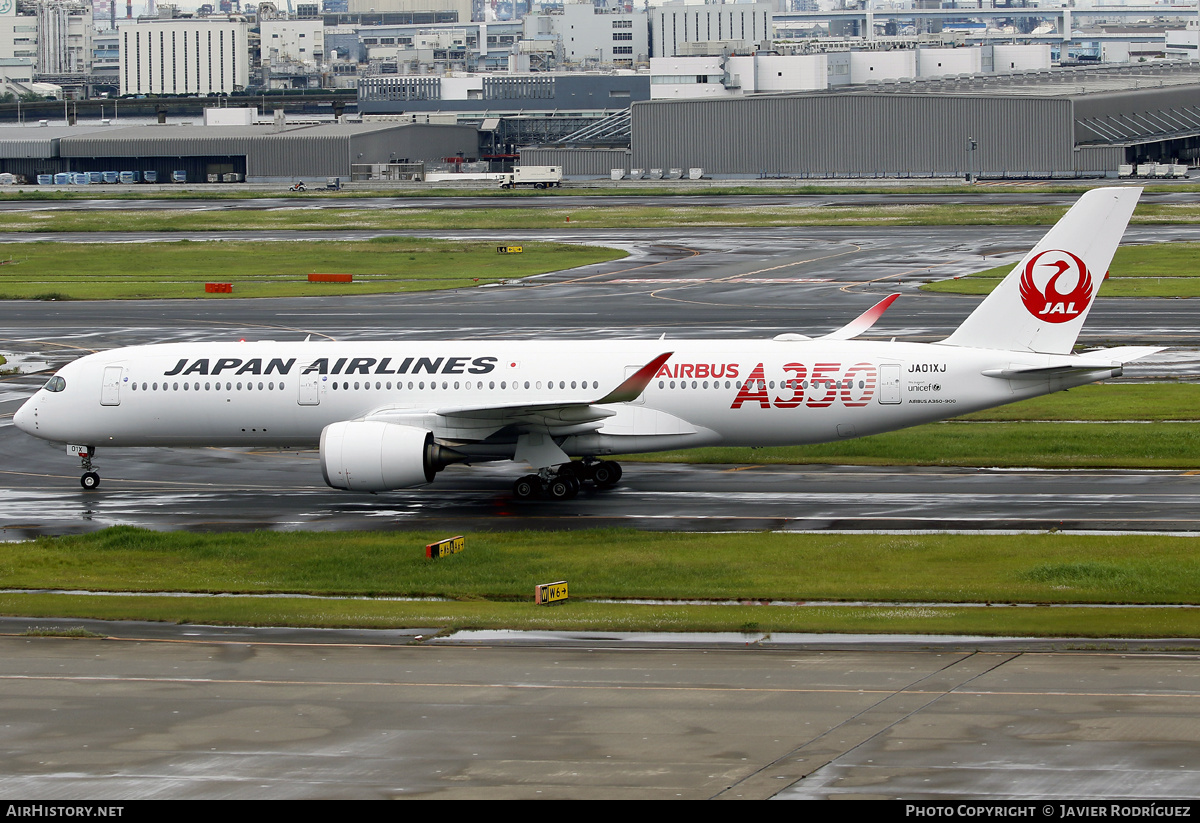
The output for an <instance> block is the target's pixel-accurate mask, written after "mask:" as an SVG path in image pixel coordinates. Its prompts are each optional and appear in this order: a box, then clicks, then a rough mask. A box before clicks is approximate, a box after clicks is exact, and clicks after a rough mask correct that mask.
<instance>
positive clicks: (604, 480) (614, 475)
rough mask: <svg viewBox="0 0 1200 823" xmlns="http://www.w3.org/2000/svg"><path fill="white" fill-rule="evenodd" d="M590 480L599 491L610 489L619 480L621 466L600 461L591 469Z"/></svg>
mask: <svg viewBox="0 0 1200 823" xmlns="http://www.w3.org/2000/svg"><path fill="white" fill-rule="evenodd" d="M592 480H593V481H595V483H596V486H598V487H599V488H601V489H611V488H612V487H613V486H615V485H617V483H619V482H620V480H621V464H620V463H614V462H612V461H611V460H601V461H600V462H599V463H597V464H596V465H595V466H593V467H592Z"/></svg>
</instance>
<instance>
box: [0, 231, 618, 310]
mask: <svg viewBox="0 0 1200 823" xmlns="http://www.w3.org/2000/svg"><path fill="white" fill-rule="evenodd" d="M507 245H509V244H508V243H507V242H506V241H504V240H501V241H499V242H486V243H485V242H471V243H464V242H457V241H450V240H428V239H417V238H405V237H382V238H375V239H372V240H366V241H358V242H320V243H314V242H304V241H283V242H271V243H251V242H240V241H238V242H230V241H219V242H211V243H210V242H189V241H175V242H167V243H145V244H136V245H129V244H112V243H85V244H64V243H11V244H0V261H2V263H0V297H3V298H9V299H13V298H26V299H27V298H35V299H36V298H44V299H45V298H54V299H71V300H92V299H129V298H179V297H206V298H209V299H223V298H230V297H294V296H327V295H338V294H377V293H381V292H407V291H427V290H431V289H454V288H469V287H473V286H479V285H484V284H488V283H497V282H500V281H502V280H507V279H515V278H520V277H527V276H530V275H533V274H541V273H544V272H549V271H558V270H562V269H571V268H575V267H578V266H584V265H588V264H591V263H597V262H601V261H607V260H614V259H618V258H621V257H624V256H625V254H626V253H625V252H623V251H620V250H617V249H608V248H602V247H596V246H582V245H576V244H570V243H520V244H517V245H520V246H521V248H522V252H521V253H520V254H500V253H498V252H497V251H496V249H497V246H507ZM314 273H318V274H352V275H354V282H353V283H309V282H308V275H309V274H314ZM214 281H215V282H229V283H232V284H233V292H232V293H230V294H206V293H205V291H204V283H206V282H214Z"/></svg>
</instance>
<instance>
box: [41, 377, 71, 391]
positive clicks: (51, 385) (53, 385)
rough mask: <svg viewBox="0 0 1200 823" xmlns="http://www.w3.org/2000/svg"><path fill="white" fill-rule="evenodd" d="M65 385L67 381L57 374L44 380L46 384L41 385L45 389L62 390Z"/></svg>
mask: <svg viewBox="0 0 1200 823" xmlns="http://www.w3.org/2000/svg"><path fill="white" fill-rule="evenodd" d="M66 387H67V381H66V380H63V379H62V378H61V377H59V376H58V375H57V374H56V375H54V376H53V377H51V378H50V379H49V380H47V381H46V385H44V386H42V388H43V389H45V390H46V391H55V392H57V391H62V390H63V389H65V388H66Z"/></svg>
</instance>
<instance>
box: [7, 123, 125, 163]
mask: <svg viewBox="0 0 1200 823" xmlns="http://www.w3.org/2000/svg"><path fill="white" fill-rule="evenodd" d="M110 129H111V126H102V125H100V124H99V123H91V124H88V125H82V126H68V125H66V124H64V123H58V124H48V125H45V126H38V125H37V124H36V122H35V123H34V124H33V125H25V126H3V127H0V157H7V158H13V159H18V158H19V159H23V160H27V159H34V160H44V159H47V158H50V157H58V156H59V155H58V143H59V140H60V139H62V138H63V137H67V136H76V135H79V136H82V135H86V134H91V133H92V132H96V131H108V130H110Z"/></svg>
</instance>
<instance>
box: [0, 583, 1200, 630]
mask: <svg viewBox="0 0 1200 823" xmlns="http://www.w3.org/2000/svg"><path fill="white" fill-rule="evenodd" d="M0 613H2V614H6V615H19V616H22V617H54V618H63V619H95V620H147V621H158V622H171V623H186V624H202V625H229V626H312V627H317V628H366V629H405V628H408V629H411V628H418V629H426V630H428V635H426V636H433V635H435V634H439V633H445V632H452V631H463V630H469V629H495V630H500V629H507V630H513V631H579V632H583V631H591V632H618V631H619V632H747V633H751V632H752V633H759V632H763V633H768V634H770V633H782V632H796V633H821V634H931V635H938V634H945V635H978V636H985V637H1090V638H1097V639H1102V638H1118V637H1119V638H1170V637H1178V638H1195V637H1200V609H1163V608H1136V607H1135V608H1120V609H1117V608H1107V609H1106V608H1102V607H1100V608H1096V607H1088V608H1073V607H1063V608H1046V607H1031V608H1009V607H1003V606H994V607H985V608H974V607H947V606H920V607H898V606H874V607H872V606H819V607H804V608H797V607H787V606H779V607H775V606H762V605H759V606H752V605H688V604H663V605H654V606H651V605H631V604H620V603H592V602H587V601H574V600H572V601H568V602H566V603H563V604H559V605H555V606H552V607H543V606H535V605H533V604H532V603H497V602H482V601H481V602H445V603H407V602H396V601H387V600H360V601H354V602H330V601H314V600H301V599H291V598H270V599H243V600H231V599H226V598H221V599H216V598H211V597H208V598H199V597H152V596H131V597H126V596H122V597H107V596H87V597H81V596H76V595H47V594H3V593H0ZM752 637H753V636H752Z"/></svg>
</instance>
